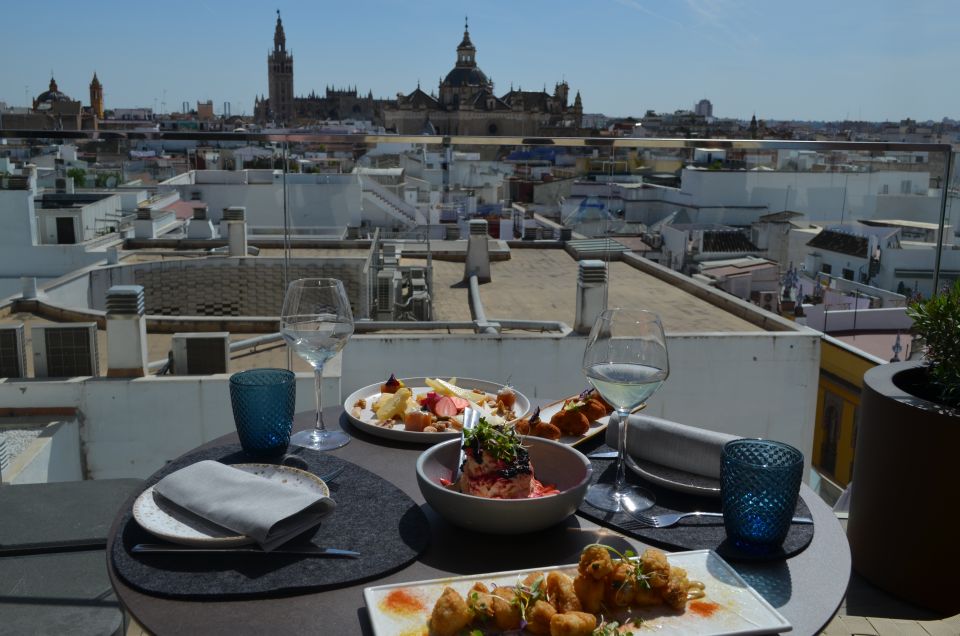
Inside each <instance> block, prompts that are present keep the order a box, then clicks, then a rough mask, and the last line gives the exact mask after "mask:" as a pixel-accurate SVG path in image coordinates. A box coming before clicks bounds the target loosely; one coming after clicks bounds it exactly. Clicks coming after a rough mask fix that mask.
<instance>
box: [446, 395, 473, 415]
mask: <svg viewBox="0 0 960 636" xmlns="http://www.w3.org/2000/svg"><path fill="white" fill-rule="evenodd" d="M450 400H451V401H452V402H453V405H454V406H456V407H457V412H460V411H462V410H463V409H465V408H467V407H468V406H470V400H464V399H463V398H461V397H451V398H450Z"/></svg>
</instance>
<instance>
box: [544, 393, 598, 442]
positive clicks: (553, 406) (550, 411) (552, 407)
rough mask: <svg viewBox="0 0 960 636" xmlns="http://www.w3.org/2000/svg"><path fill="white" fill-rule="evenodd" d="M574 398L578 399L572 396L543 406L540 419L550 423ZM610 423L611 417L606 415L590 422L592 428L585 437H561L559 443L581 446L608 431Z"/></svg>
mask: <svg viewBox="0 0 960 636" xmlns="http://www.w3.org/2000/svg"><path fill="white" fill-rule="evenodd" d="M573 397H576V396H570V397H569V398H564V399H562V400H557V401H556V402H551V403H550V404H547V405H546V406H541V407H540V419H541V420H543V421H545V422H549V421H550V418H552V417H553V416H554V415H556V414H557V413H559V412H560V409H561V408H563V403H564V402H566V401H567V400H569V399H571V398H573ZM609 423H610V416H609V415H606V416H604V417H601V418H600V419H597V420H594V421H592V422H590V428H589V429H587V432H586V433H584V434H583V435H561V436H560V439H558V440H557V441H558V442H560V443H561V444H567V445H569V446H576V445H577V444H581V443H583V442H585V441H587V440H588V439H590V438H591V437H593V436H594V435H599V434H600V433H602V432H604V431H605V430H607V425H608V424H609Z"/></svg>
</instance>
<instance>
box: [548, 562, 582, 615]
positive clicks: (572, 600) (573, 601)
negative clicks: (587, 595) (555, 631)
mask: <svg viewBox="0 0 960 636" xmlns="http://www.w3.org/2000/svg"><path fill="white" fill-rule="evenodd" d="M547 600H548V601H549V602H550V604H551V605H553V606H554V607H555V608H557V611H558V612H560V613H561V614H562V613H564V612H579V611H580V610H581V609H582V606H581V605H580V599H579V598H577V593H576V591H575V590H574V589H573V579H571V578H570V577H569V576H567V575H566V574H564V573H563V572H557V571H553V572H551V573H550V574H548V575H547Z"/></svg>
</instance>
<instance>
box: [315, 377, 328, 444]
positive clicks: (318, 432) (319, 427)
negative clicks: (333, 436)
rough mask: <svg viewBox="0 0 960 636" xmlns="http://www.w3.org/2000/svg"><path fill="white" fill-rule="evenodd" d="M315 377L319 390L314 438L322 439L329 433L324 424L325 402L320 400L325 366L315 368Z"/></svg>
mask: <svg viewBox="0 0 960 636" xmlns="http://www.w3.org/2000/svg"><path fill="white" fill-rule="evenodd" d="M313 376H314V380H315V384H316V390H317V423H316V424H315V425H314V427H313V436H314V437H315V438H320V437H323V435H325V434H326V432H327V427H326V426H324V424H323V402H322V401H321V399H320V394H321V385H322V384H323V365H320V366H318V367H316V368H314V370H313Z"/></svg>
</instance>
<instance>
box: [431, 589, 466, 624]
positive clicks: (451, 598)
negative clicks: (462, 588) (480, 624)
mask: <svg viewBox="0 0 960 636" xmlns="http://www.w3.org/2000/svg"><path fill="white" fill-rule="evenodd" d="M471 620H473V612H471V611H470V608H469V607H468V606H467V603H466V601H464V600H463V597H462V596H460V595H459V594H458V593H457V591H456V590H455V589H453V588H452V587H445V588H443V593H442V594H441V595H440V598H439V599H437V604H436V605H434V606H433V612H432V613H431V614H430V621H429V622H428V623H427V625H428V627H429V628H430V636H455V634H456V633H457V632H459V631H460V630H461V629H463V628H464V627H466V626H467V625H469V624H470V621H471Z"/></svg>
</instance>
